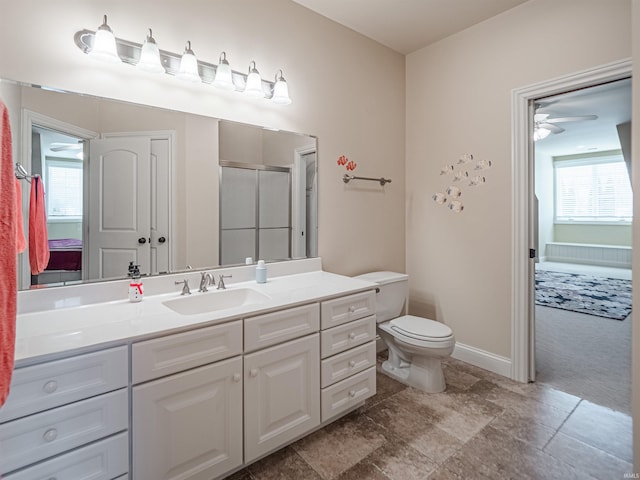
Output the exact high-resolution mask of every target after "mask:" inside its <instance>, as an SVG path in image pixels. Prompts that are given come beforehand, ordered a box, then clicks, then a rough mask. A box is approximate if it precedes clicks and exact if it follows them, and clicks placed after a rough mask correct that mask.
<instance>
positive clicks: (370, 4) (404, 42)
mask: <svg viewBox="0 0 640 480" xmlns="http://www.w3.org/2000/svg"><path fill="white" fill-rule="evenodd" d="M293 1H294V2H296V3H299V4H300V5H303V6H305V7H307V8H308V9H310V10H313V11H314V12H316V13H319V14H320V15H323V16H325V17H327V18H329V19H331V20H333V21H334V22H337V23H340V24H342V25H344V26H345V27H348V28H350V29H352V30H355V31H356V32H358V33H361V34H362V35H364V36H366V37H369V38H371V39H373V40H375V41H377V42H379V43H381V44H382V45H385V46H387V47H389V48H391V49H393V50H395V51H397V52H399V53H402V54H404V55H406V54H408V53H411V52H414V51H416V50H418V49H420V48H422V47H424V46H426V45H429V44H431V43H434V42H437V41H438V40H441V39H443V38H445V37H448V36H449V35H453V34H454V33H457V32H460V31H462V30H464V29H466V28H469V27H471V26H472V25H475V24H476V23H480V22H482V21H484V20H487V19H489V18H491V17H493V16H495V15H498V14H499V13H502V12H504V11H506V10H509V9H510V8H513V7H515V6H517V5H520V4H521V3H525V2H526V1H527V0H293Z"/></svg>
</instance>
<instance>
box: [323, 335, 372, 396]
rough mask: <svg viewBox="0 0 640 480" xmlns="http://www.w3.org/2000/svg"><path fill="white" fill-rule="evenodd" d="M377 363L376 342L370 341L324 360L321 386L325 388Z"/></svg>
mask: <svg viewBox="0 0 640 480" xmlns="http://www.w3.org/2000/svg"><path fill="white" fill-rule="evenodd" d="M375 365H376V343H375V342H369V343H366V344H364V345H362V346H360V347H356V348H352V349H350V350H347V351H346V352H343V353H339V354H338V355H334V356H333V357H329V358H326V359H324V360H322V365H321V367H320V378H321V381H320V387H322V388H325V387H328V386H329V385H333V384H334V383H336V382H339V381H340V380H344V379H345V378H347V377H350V376H351V375H354V374H356V373H358V372H361V371H363V370H366V369H367V368H369V367H375Z"/></svg>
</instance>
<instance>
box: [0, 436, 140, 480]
mask: <svg viewBox="0 0 640 480" xmlns="http://www.w3.org/2000/svg"><path fill="white" fill-rule="evenodd" d="M128 470H129V436H128V435H127V433H126V432H125V433H120V434H118V435H114V436H113V437H109V438H107V439H106V440H101V441H99V442H96V443H92V444H91V445H88V446H86V447H82V448H79V449H77V450H73V451H72V452H69V453H65V454H63V455H60V456H58V457H55V458H52V459H51V460H47V461H45V462H42V463H39V464H37V465H34V466H33V467H30V468H26V469H24V470H20V471H18V472H15V473H13V474H10V475H5V476H4V477H3V478H4V480H33V479H60V480H62V479H64V480H87V479H91V480H111V479H112V478H126V474H127V471H128ZM119 475H124V477H118V476H119Z"/></svg>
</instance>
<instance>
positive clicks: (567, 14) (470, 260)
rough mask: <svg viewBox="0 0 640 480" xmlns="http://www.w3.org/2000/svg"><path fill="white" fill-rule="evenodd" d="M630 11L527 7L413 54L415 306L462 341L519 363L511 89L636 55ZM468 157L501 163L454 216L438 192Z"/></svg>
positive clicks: (579, 4)
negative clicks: (450, 170)
mask: <svg viewBox="0 0 640 480" xmlns="http://www.w3.org/2000/svg"><path fill="white" fill-rule="evenodd" d="M630 5H631V3H630V1H629V0H613V1H607V2H603V1H601V0H564V1H562V2H557V1H554V0H531V1H530V2H527V3H525V4H523V5H521V6H519V7H516V8H514V9H512V10H509V11H507V12H505V13H503V14H501V15H498V16H496V17H494V18H492V19H489V20H487V21H485V22H483V23H480V24H478V25H475V26H474V27H471V28H469V29H467V30H465V31H463V32H460V33H459V34H456V35H453V36H451V37H449V38H446V39H444V40H442V41H440V42H438V43H436V44H434V45H431V46H429V47H426V48H424V49H421V50H419V51H417V52H415V53H412V54H410V55H408V56H407V74H406V75H407V103H406V109H407V117H406V126H407V159H406V186H407V262H406V263H407V271H408V273H409V274H410V279H411V280H410V295H411V298H412V300H411V303H410V309H411V311H413V312H414V313H416V312H417V313H423V314H430V315H433V316H435V317H436V318H437V319H438V320H441V321H443V322H445V323H446V324H448V325H450V326H451V327H452V329H453V331H454V332H455V335H456V340H457V341H458V342H460V343H463V344H466V345H470V346H472V347H475V348H478V349H481V350H485V351H488V352H491V353H493V354H495V355H499V356H502V357H507V358H509V357H510V356H511V302H512V299H511V287H512V278H511V273H512V264H511V258H512V252H511V245H512V231H513V226H512V224H511V218H512V205H511V195H512V194H511V182H512V177H511V176H512V167H511V103H510V100H511V91H512V90H513V89H515V88H520V87H524V86H526V85H530V84H533V83H536V82H540V81H543V80H547V79H551V78H556V77H558V76H561V75H566V74H569V73H573V72H577V71H581V70H584V69H587V68H590V67H594V66H597V65H602V64H606V63H609V62H612V61H616V60H620V59H624V58H627V57H630V56H631V22H630ZM465 152H469V153H473V154H474V155H475V156H476V158H478V159H486V160H491V161H492V162H493V167H492V168H491V169H490V170H489V171H487V172H486V177H487V183H486V185H484V186H482V187H475V189H473V188H465V191H464V192H463V197H462V198H463V201H464V205H465V210H464V211H463V212H462V213H460V214H454V213H452V212H450V211H449V210H447V209H446V208H445V207H442V206H440V205H437V204H435V203H434V202H433V201H432V200H431V195H432V194H433V193H434V192H436V191H438V190H441V189H442V188H445V187H446V185H447V184H446V181H445V179H443V177H442V176H440V175H439V174H438V173H439V170H440V166H441V165H442V164H444V163H446V162H455V161H456V160H457V158H458V156H459V155H460V154H461V153H465ZM443 185H444V186H443ZM523 254H526V252H523Z"/></svg>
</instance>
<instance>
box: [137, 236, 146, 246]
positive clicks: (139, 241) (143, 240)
mask: <svg viewBox="0 0 640 480" xmlns="http://www.w3.org/2000/svg"><path fill="white" fill-rule="evenodd" d="M138 243H139V244H140V245H142V244H144V243H147V239H146V238H144V237H140V238H139V239H138Z"/></svg>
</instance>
